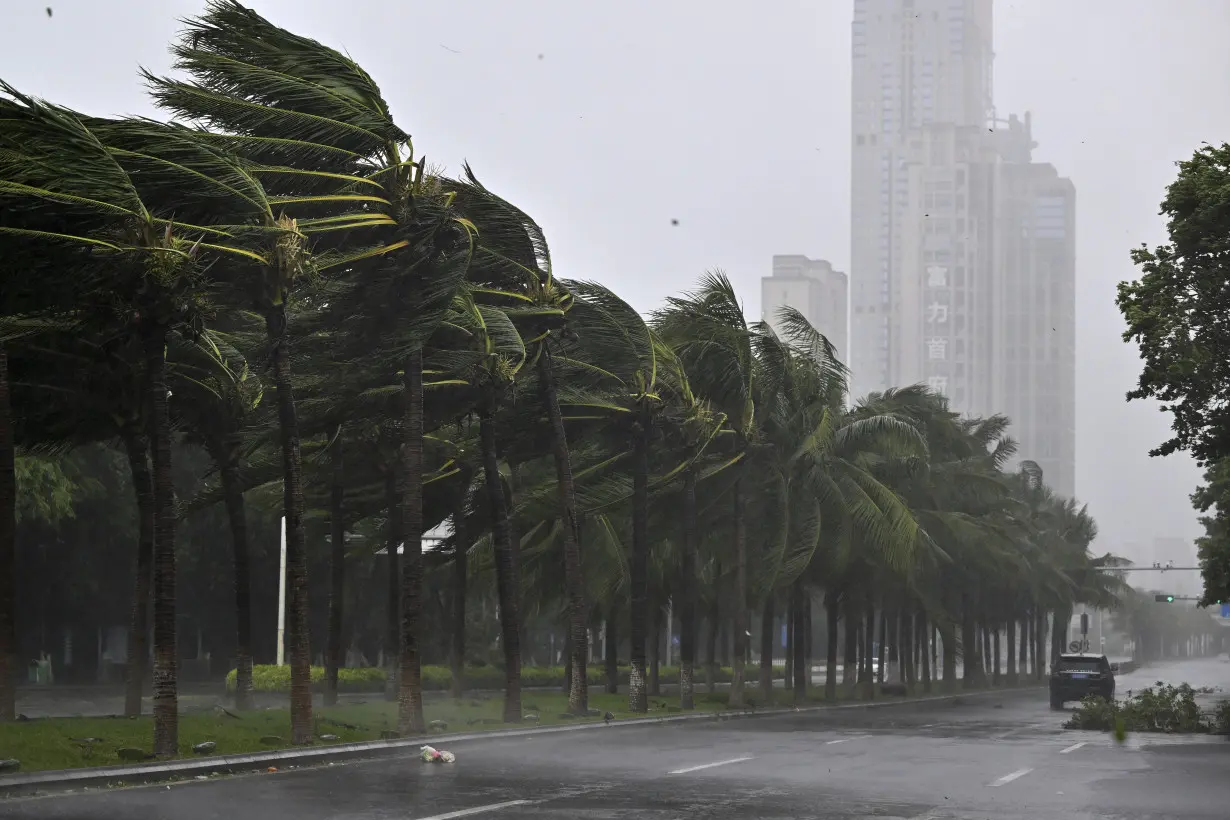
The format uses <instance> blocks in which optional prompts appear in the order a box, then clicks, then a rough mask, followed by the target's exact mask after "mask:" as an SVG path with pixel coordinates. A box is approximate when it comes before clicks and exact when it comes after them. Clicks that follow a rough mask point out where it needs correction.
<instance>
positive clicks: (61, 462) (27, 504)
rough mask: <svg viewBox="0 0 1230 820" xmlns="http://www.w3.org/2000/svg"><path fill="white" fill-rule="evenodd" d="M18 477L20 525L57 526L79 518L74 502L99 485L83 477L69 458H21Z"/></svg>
mask: <svg viewBox="0 0 1230 820" xmlns="http://www.w3.org/2000/svg"><path fill="white" fill-rule="evenodd" d="M14 472H15V473H16V476H17V522H18V523H19V524H20V523H22V522H27V521H39V522H42V523H44V524H51V525H55V524H57V523H59V522H60V521H63V520H64V519H67V518H73V517H75V516H76V508H75V506H74V502H75V501H76V500H77V498H78V497H79V496H80V495H81V494H82V493H83V492H85V491H87V490H90V489H96V488H97V487H98V485H97V482H93V481H91V480H89V479H86V478H84V477H83V476H81V474H80V472H79V471H78V470H76V469H75V468H74V466H73V465H72V464H70V463H69V460H68V459H67V458H42V457H39V456H20V457H18V458H17V460H16V462H15V465H14Z"/></svg>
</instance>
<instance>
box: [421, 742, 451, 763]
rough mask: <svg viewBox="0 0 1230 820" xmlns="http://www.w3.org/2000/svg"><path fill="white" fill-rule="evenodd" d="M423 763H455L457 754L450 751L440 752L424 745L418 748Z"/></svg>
mask: <svg viewBox="0 0 1230 820" xmlns="http://www.w3.org/2000/svg"><path fill="white" fill-rule="evenodd" d="M419 751H420V753H421V756H422V758H423V762H424V763H455V762H456V761H457V756H456V755H454V754H453V753H452V752H442V751H439V750H437V749H435V748H433V747H431V746H424V747H422V748H421V749H420V750H419Z"/></svg>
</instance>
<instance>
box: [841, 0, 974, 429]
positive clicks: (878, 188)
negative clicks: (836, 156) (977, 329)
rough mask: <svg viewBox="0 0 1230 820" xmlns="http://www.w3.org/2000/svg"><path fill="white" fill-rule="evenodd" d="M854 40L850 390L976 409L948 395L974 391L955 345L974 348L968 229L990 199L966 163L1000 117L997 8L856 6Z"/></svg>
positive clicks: (864, 0) (879, 1)
mask: <svg viewBox="0 0 1230 820" xmlns="http://www.w3.org/2000/svg"><path fill="white" fill-rule="evenodd" d="M852 35H853V44H852V45H853V56H854V72H853V83H854V86H853V112H852V117H851V123H852V128H853V134H852V143H853V153H854V156H853V164H852V165H853V167H852V186H851V197H850V199H851V226H852V227H851V249H850V251H851V253H850V258H851V263H850V264H851V271H850V277H851V285H852V306H853V310H852V317H851V318H852V334H851V350H852V359H851V362H850V365H851V368H852V369H853V388H854V393H855V395H861V394H863V393H866V392H868V391H871V390H883V389H885V388H888V387H892V386H897V385H902V384H910V383H913V382H921V381H926V382H929V383H930V384H931V385H932V386H934V387H936V388H937V389H940V390H944V391H945V392H949V395H953V397H954V402H955V403H956V404H957V405H959V406H960V405H966V406H969V405H970V402H969V401H968V399H966V400H964V401H963V400H959V399H957V398H956V396H955V395H954V394H953V392H951V391H955V390H964V391H969V390H970V387H969V380H970V375H971V374H970V373H969V372H968V368H963V369H962V372H961V373H958V369H957V367H956V366H955V365H956V362H958V361H960V360H959V359H957V358H956V357H957V356H958V355H959V354H958V353H957V351H956V348H957V347H958V342H959V343H960V346H961V347H962V348H963V349H964V351H965V353H964V355H966V356H968V355H969V353H970V351H972V350H973V345H972V343H971V341H972V340H971V338H970V334H971V331H972V330H973V328H971V327H970V325H969V313H968V308H969V305H967V304H966V297H967V290H966V289H967V288H968V287H969V284H968V283H969V282H970V281H971V276H970V274H971V268H972V265H971V263H970V262H971V260H970V259H969V258H968V257H969V256H971V255H973V254H975V253H976V252H977V251H978V248H977V246H976V244H975V243H971V242H968V241H965V240H964V237H965V236H966V235H967V233H968V226H967V225H965V224H964V223H965V221H967V220H968V217H966V216H965V214H966V213H968V212H970V211H973V210H975V208H976V206H977V204H979V203H978V202H976V201H975V200H979V199H981V198H982V197H983V196H985V185H984V182H985V181H984V180H982V179H981V178H979V175H977V174H973V173H971V172H970V170H969V168H968V166H969V164H970V163H971V161H976V160H978V159H980V158H981V156H980V155H981V152H982V145H981V140H980V135H981V133H983V132H984V131H985V130H986V128H987V124H988V122H989V121H990V120H991V118H992V117H993V106H992V100H991V60H992V49H991V0H855V2H854V22H853V28H852ZM933 210H934V214H935V215H934V220H935V221H934V222H932V223H928V222H927V220H928V219H931V218H932V213H933ZM923 276H925V278H922V277H923ZM958 278H960V280H961V282H962V284H957V281H958ZM928 283H930V284H928ZM937 357H942V358H937ZM933 363H934V364H933ZM963 364H965V363H963Z"/></svg>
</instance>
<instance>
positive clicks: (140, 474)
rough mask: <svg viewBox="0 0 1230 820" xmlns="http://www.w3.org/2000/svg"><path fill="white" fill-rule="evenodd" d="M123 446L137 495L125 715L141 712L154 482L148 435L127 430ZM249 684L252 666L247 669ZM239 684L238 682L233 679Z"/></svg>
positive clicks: (147, 636)
mask: <svg viewBox="0 0 1230 820" xmlns="http://www.w3.org/2000/svg"><path fill="white" fill-rule="evenodd" d="M124 449H125V451H126V452H127V454H128V471H129V473H130V474H131V475H132V487H133V490H134V491H135V493H136V496H137V577H136V583H135V584H134V586H133V593H132V614H131V616H130V618H129V622H128V653H127V658H126V663H125V665H124V717H137V716H139V715H140V714H141V697H142V695H143V694H144V692H143V690H144V688H145V673H146V670H147V668H148V663H149V599H150V586H151V584H152V583H153V572H154V484H153V477H152V476H151V475H150V464H149V437H148V436H147V435H146V434H145V433H144V432H137V431H132V430H127V431H125V433H124ZM248 672H249V674H248V684H249V687H250V686H251V682H252V675H251V669H250V668H249V670H248ZM236 683H238V681H236Z"/></svg>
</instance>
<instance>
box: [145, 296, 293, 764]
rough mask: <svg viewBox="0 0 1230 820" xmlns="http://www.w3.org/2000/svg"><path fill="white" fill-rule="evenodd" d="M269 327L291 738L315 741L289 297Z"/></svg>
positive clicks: (269, 320)
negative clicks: (281, 509)
mask: <svg viewBox="0 0 1230 820" xmlns="http://www.w3.org/2000/svg"><path fill="white" fill-rule="evenodd" d="M265 329H266V332H267V333H268V336H269V340H270V342H272V344H273V382H274V386H275V387H276V388H277V395H278V426H279V427H280V428H281V434H282V483H283V490H284V496H283V502H282V504H283V507H284V510H285V514H286V621H287V624H286V626H287V635H286V637H287V641H288V643H289V644H290V647H289V648H290V651H289V652H287V655H288V656H289V658H290V737H291V743H293V744H295V745H303V744H306V743H311V742H312V678H311V675H312V666H311V664H312V646H311V637H310V635H309V634H308V606H309V602H308V579H307V535H306V533H305V532H304V529H303V456H302V454H301V452H300V450H299V419H298V415H297V413H296V411H295V395H294V390H293V387H292V384H291V378H290V340H289V338H288V336H287V333H286V305H285V303H282V304H279V305H278V306H277V307H276V308H275V309H273V310H271V311H269V312H268V313H267V314H266V317H265ZM155 595H157V593H156V592H155ZM156 619H157V618H156V616H155V620H156Z"/></svg>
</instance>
